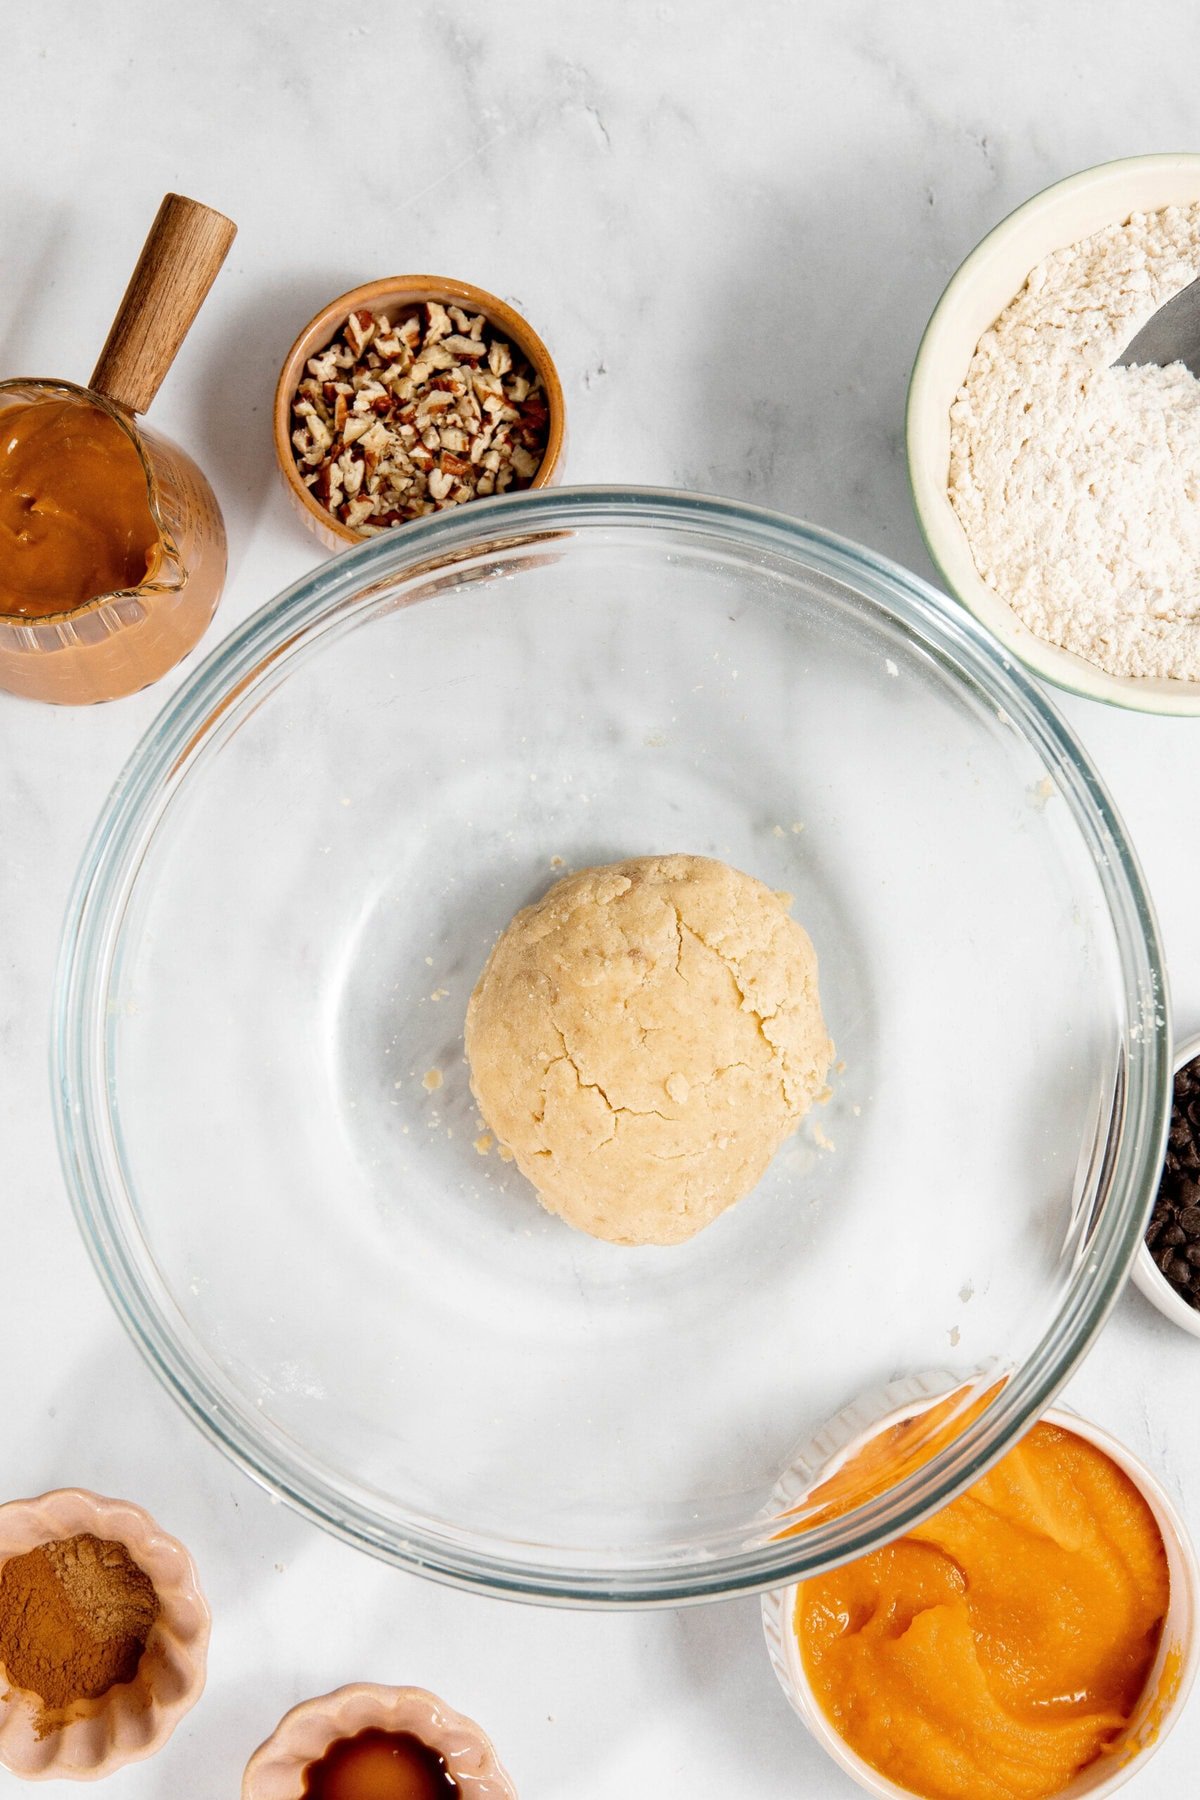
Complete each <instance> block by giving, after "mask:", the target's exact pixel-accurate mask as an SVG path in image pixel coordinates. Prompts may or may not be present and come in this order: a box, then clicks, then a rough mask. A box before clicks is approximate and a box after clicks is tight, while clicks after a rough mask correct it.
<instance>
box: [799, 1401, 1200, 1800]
mask: <svg viewBox="0 0 1200 1800" xmlns="http://www.w3.org/2000/svg"><path fill="white" fill-rule="evenodd" d="M1168 1593H1169V1583H1168V1575H1167V1558H1166V1551H1165V1549H1164V1547H1163V1541H1162V1536H1161V1533H1160V1532H1159V1529H1158V1525H1157V1523H1156V1521H1155V1518H1154V1514H1153V1513H1152V1512H1151V1510H1150V1507H1149V1505H1148V1504H1147V1502H1146V1501H1145V1500H1144V1499H1143V1498H1142V1496H1141V1494H1140V1493H1139V1492H1138V1490H1137V1488H1136V1487H1135V1486H1134V1485H1133V1483H1132V1482H1131V1481H1130V1480H1129V1478H1128V1476H1127V1475H1125V1474H1124V1473H1123V1471H1122V1470H1120V1469H1118V1468H1117V1466H1116V1464H1115V1463H1114V1462H1113V1461H1112V1460H1111V1458H1109V1457H1107V1456H1105V1455H1104V1453H1103V1452H1102V1451H1100V1450H1098V1449H1096V1448H1095V1447H1094V1446H1093V1445H1091V1444H1088V1443H1085V1442H1084V1440H1083V1439H1082V1438H1079V1437H1076V1436H1075V1435H1074V1433H1072V1432H1067V1431H1062V1430H1060V1429H1059V1428H1058V1427H1057V1426H1054V1425H1047V1424H1040V1425H1035V1426H1034V1428H1033V1430H1032V1431H1031V1432H1030V1433H1029V1435H1028V1437H1026V1438H1025V1439H1024V1441H1023V1442H1022V1443H1021V1444H1019V1445H1018V1447H1017V1448H1016V1449H1015V1450H1011V1451H1010V1452H1009V1453H1008V1455H1007V1456H1005V1457H1004V1458H1003V1459H1002V1461H1001V1462H999V1463H998V1464H997V1465H996V1467H995V1468H994V1469H992V1470H991V1472H990V1473H989V1474H987V1475H985V1476H984V1477H983V1479H982V1480H981V1481H978V1482H976V1484H975V1486H974V1487H972V1488H970V1489H969V1490H968V1491H967V1492H966V1493H965V1494H963V1495H961V1496H960V1497H959V1498H958V1499H957V1500H954V1501H952V1502H951V1504H950V1505H949V1506H947V1507H944V1508H943V1509H942V1511H941V1512H939V1513H937V1514H935V1515H934V1517H933V1518H932V1519H929V1520H927V1521H926V1523H925V1524H924V1525H920V1526H917V1527H915V1528H914V1529H913V1530H912V1531H910V1532H909V1533H908V1534H907V1536H905V1537H903V1538H901V1539H899V1541H898V1542H896V1543H894V1544H891V1545H889V1546H888V1547H887V1548H886V1549H883V1550H878V1551H876V1552H874V1554H873V1555H871V1556H865V1557H862V1558H861V1559H860V1560H859V1561H858V1562H854V1563H850V1564H849V1565H847V1566H846V1567H844V1568H841V1569H835V1570H833V1571H832V1572H831V1573H830V1574H827V1575H819V1576H815V1577H814V1578H813V1579H811V1580H809V1581H805V1582H803V1583H802V1584H801V1586H800V1590H799V1595H798V1598H797V1602H796V1614H795V1630H796V1634H797V1637H798V1639H799V1643H800V1651H801V1655H802V1657H803V1661H804V1668H805V1671H806V1673H807V1675H808V1679H809V1681H810V1683H811V1685H812V1689H813V1692H814V1694H815V1696H816V1698H817V1700H818V1702H819V1704H820V1706H821V1708H822V1710H823V1711H824V1713H825V1714H826V1716H827V1717H828V1718H829V1720H830V1721H831V1723H832V1724H833V1725H834V1727H835V1728H836V1729H837V1731H838V1732H839V1733H840V1735H841V1736H842V1737H843V1738H845V1740H846V1742H847V1743H848V1744H849V1745H850V1746H851V1748H852V1749H854V1750H856V1751H857V1752H858V1754H859V1755H860V1756H861V1757H862V1758H863V1759H864V1760H865V1761H866V1762H869V1763H870V1764H872V1765H873V1767H874V1768H876V1769H878V1770H879V1771H880V1772H881V1773H882V1774H883V1775H886V1776H887V1777H889V1778H890V1779H891V1780H892V1781H894V1782H896V1783H898V1784H899V1785H900V1786H902V1787H906V1788H908V1789H910V1790H911V1791H912V1792H913V1793H914V1794H920V1795H924V1796H927V1797H928V1800H1046V1797H1047V1796H1049V1795H1052V1794H1057V1793H1059V1792H1060V1791H1061V1790H1062V1789H1063V1788H1064V1787H1066V1786H1067V1784H1068V1783H1069V1782H1070V1781H1071V1780H1072V1778H1073V1777H1074V1776H1075V1775H1076V1774H1077V1773H1078V1771H1079V1770H1080V1769H1082V1768H1084V1767H1085V1766H1086V1765H1087V1764H1088V1763H1090V1762H1094V1761H1095V1759H1096V1758H1097V1757H1098V1756H1100V1755H1102V1754H1103V1752H1104V1750H1105V1747H1106V1746H1107V1745H1109V1744H1110V1743H1111V1742H1112V1740H1113V1739H1114V1738H1115V1737H1116V1736H1117V1734H1118V1733H1119V1732H1120V1731H1121V1729H1122V1727H1123V1726H1124V1725H1125V1724H1126V1723H1127V1722H1128V1720H1129V1718H1130V1716H1131V1715H1132V1713H1133V1711H1134V1709H1135V1708H1136V1706H1137V1703H1138V1699H1139V1697H1140V1695H1141V1693H1142V1691H1143V1689H1144V1687H1145V1685H1146V1681H1147V1678H1148V1677H1149V1675H1150V1672H1151V1668H1152V1665H1153V1663H1154V1659H1155V1654H1156V1651H1157V1649H1158V1641H1159V1637H1160V1634H1161V1632H1162V1626H1163V1619H1164V1617H1165V1615H1166V1610H1167V1600H1168Z"/></svg>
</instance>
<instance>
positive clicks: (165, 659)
mask: <svg viewBox="0 0 1200 1800" xmlns="http://www.w3.org/2000/svg"><path fill="white" fill-rule="evenodd" d="M234 229H235V228H234V227H233V225H232V224H231V223H230V221H229V220H228V219H225V218H223V216H222V215H221V214H220V213H214V212H212V210H211V209H210V208H208V207H202V206H199V205H198V204H197V203H196V202H195V201H192V200H186V199H184V198H183V197H182V196H180V195H174V194H169V195H168V196H167V198H166V199H165V200H164V202H163V205H162V207H161V208H160V211H159V215H158V218H157V219H156V220H155V223H154V226H153V227H152V229H151V232H150V236H149V237H148V238H147V240H146V244H145V247H144V249H143V251H142V255H141V258H140V260H139V262H138V266H137V268H136V269H135V271H134V274H133V278H132V280H131V281H130V284H129V287H128V289H127V290H126V294H125V298H124V300H123V302H122V304H121V309H120V311H119V312H118V314H117V318H116V320H115V321H114V324H113V328H112V330H111V332H110V333H109V337H108V342H107V343H106V344H105V347H104V350H103V352H102V353H101V357H100V361H99V363H98V364H97V366H96V370H95V373H94V374H93V376H92V380H91V385H90V386H89V387H87V388H83V387H78V386H76V385H75V384H74V383H73V382H69V381H40V380H26V379H19V380H12V381H0V688H3V689H7V690H8V692H10V693H13V694H22V695H25V696H27V697H28V698H30V699H34V700H51V701H57V702H59V703H60V704H64V705H83V704H87V703H89V702H91V701H96V700H114V699H116V698H118V697H119V696H120V695H122V694H131V693H134V692H135V691H136V690H137V689H138V688H143V687H146V686H147V685H148V684H149V683H150V682H152V681H157V679H158V678H159V676H160V675H163V674H165V673H166V671H167V670H168V669H170V668H173V667H174V665H175V664H176V663H177V662H178V661H179V660H180V658H181V657H183V656H185V655H186V654H187V652H188V651H189V650H190V649H191V648H192V647H193V645H194V644H195V643H196V642H197V641H198V640H199V638H200V637H201V635H202V634H203V632H204V630H205V628H206V626H207V625H208V623H209V620H210V619H211V618H212V615H213V612H214V611H215V609H216V605H217V601H218V599H219V598H220V594H221V589H222V586H223V585H224V579H225V560H226V559H225V527H224V524H223V522H222V519H221V510H220V507H219V506H218V504H217V499H216V496H215V494H214V493H213V491H212V489H211V487H210V486H209V485H208V482H207V481H206V480H205V478H204V476H203V475H202V474H201V472H200V470H199V469H198V468H197V467H196V464H195V463H194V462H193V461H192V459H191V457H190V456H187V455H186V454H185V453H184V451H182V450H181V449H179V447H178V445H176V444H173V443H171V442H170V440H169V439H167V438H165V437H163V436H162V435H161V434H160V433H159V432H156V431H151V430H149V429H148V428H147V427H146V426H144V425H143V424H142V423H141V421H140V419H138V418H137V416H136V415H137V414H139V413H141V412H144V411H145V409H146V407H147V406H149V404H150V401H151V400H152V399H153V397H154V394H155V393H156V392H157V390H158V386H159V383H160V382H161V380H162V378H163V376H164V374H165V373H166V370H167V368H168V367H169V366H170V363H171V361H172V360H173V358H174V355H175V352H176V350H177V349H178V348H179V345H180V344H181V343H182V341H183V337H184V334H185V333H186V331H187V329H188V327H189V326H190V325H191V323H192V320H193V319H194V318H195V316H196V313H197V312H198V310H199V307H200V304H201V302H202V300H203V299H204V296H205V294H207V292H208V289H209V287H210V286H211V285H212V282H213V280H214V279H215V277H216V274H217V271H218V269H219V268H220V266H221V262H222V261H223V260H224V256H225V254H226V252H227V250H228V248H229V245H230V243H231V242H232V239H233V234H234Z"/></svg>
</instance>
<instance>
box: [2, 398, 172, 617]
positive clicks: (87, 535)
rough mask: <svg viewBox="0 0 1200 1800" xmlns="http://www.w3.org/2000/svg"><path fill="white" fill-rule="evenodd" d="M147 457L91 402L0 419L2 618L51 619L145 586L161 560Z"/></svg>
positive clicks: (43, 403)
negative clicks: (103, 596) (144, 461)
mask: <svg viewBox="0 0 1200 1800" xmlns="http://www.w3.org/2000/svg"><path fill="white" fill-rule="evenodd" d="M158 551H159V534H158V529H157V527H156V525H155V523H154V518H153V515H152V514H151V511H150V501H149V497H148V494H147V487H146V472H145V470H144V468H143V467H142V462H141V458H140V457H139V456H138V453H137V451H136V450H135V449H134V447H133V445H132V443H131V442H130V440H129V438H128V437H127V436H126V435H125V433H124V432H123V431H122V430H121V427H120V426H119V425H118V424H117V422H116V420H115V419H112V418H110V417H109V415H108V414H107V413H106V412H103V411H102V410H101V409H100V407H98V406H93V405H91V404H89V403H88V401H86V400H76V399H73V398H71V399H58V398H46V399H44V400H30V401H26V402H23V403H22V404H19V405H16V406H10V407H7V408H5V409H4V410H3V411H0V613H8V614H10V615H14V616H16V617H18V618H25V619H37V618H46V617H47V616H48V615H49V614H51V613H58V612H69V611H71V610H72V609H73V608H74V607H77V606H82V605H83V603H84V602H85V601H87V600H95V599H97V598H98V597H99V596H100V595H101V594H112V593H118V592H120V591H121V590H123V589H129V588H136V587H140V586H141V584H142V582H144V581H145V580H146V578H147V574H148V572H149V571H150V570H151V568H152V566H153V565H154V564H155V563H156V562H157V560H158Z"/></svg>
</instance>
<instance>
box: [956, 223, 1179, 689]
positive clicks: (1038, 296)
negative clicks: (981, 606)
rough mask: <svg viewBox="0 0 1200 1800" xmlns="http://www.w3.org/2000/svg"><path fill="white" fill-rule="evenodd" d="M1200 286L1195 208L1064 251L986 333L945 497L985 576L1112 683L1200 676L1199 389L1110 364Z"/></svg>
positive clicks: (1175, 375) (1150, 371)
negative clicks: (1160, 314) (1118, 678)
mask: <svg viewBox="0 0 1200 1800" xmlns="http://www.w3.org/2000/svg"><path fill="white" fill-rule="evenodd" d="M1198 275H1200V203H1198V204H1196V205H1192V206H1183V207H1176V206H1172V207H1167V208H1165V209H1164V210H1163V211H1161V212H1155V213H1134V214H1133V215H1132V216H1131V217H1130V219H1129V220H1128V221H1127V222H1126V223H1124V224H1116V225H1111V226H1109V227H1107V228H1106V229H1105V230H1104V231H1100V232H1097V233H1096V235H1095V236H1094V237H1090V238H1087V239H1085V240H1084V241H1083V242H1081V243H1078V244H1072V245H1069V246H1068V247H1067V248H1066V249H1063V250H1057V251H1055V252H1054V253H1053V254H1052V255H1051V256H1048V257H1047V258H1046V259H1045V261H1044V262H1041V263H1039V264H1038V266H1037V268H1036V269H1034V270H1033V271H1032V273H1031V274H1030V276H1029V278H1028V280H1027V281H1026V283H1025V286H1024V287H1023V288H1022V290H1021V292H1020V293H1019V294H1018V295H1017V297H1016V299H1015V300H1013V301H1012V302H1011V304H1010V305H1009V306H1007V307H1006V308H1005V310H1004V312H1002V313H1001V315H1000V317H999V318H998V319H997V320H996V322H995V324H994V325H992V326H991V327H990V328H989V329H988V330H987V331H986V332H985V333H984V335H983V337H982V338H981V339H980V341H979V343H978V345H977V347H976V349H975V353H974V355H973V356H972V358H971V362H970V366H969V367H968V370H967V375H966V380H965V382H964V384H963V386H962V388H961V389H960V390H959V394H958V397H957V399H956V400H955V403H954V405H953V407H952V408H951V413H950V420H951V425H950V475H949V494H950V500H951V502H952V504H953V506H954V508H955V511H956V512H957V514H958V516H959V519H960V521H961V522H962V526H963V529H964V531H965V532H966V535H967V538H968V541H969V543H970V546H971V552H972V555H973V557H974V559H975V566H976V568H977V569H978V571H979V574H980V576H981V577H982V579H983V580H984V581H985V582H986V583H987V585H988V586H989V587H990V588H992V589H994V591H995V592H996V593H997V594H999V595H1000V597H1001V598H1002V599H1004V600H1006V601H1007V602H1008V603H1009V604H1010V605H1011V606H1012V607H1013V609H1014V611H1015V612H1016V613H1017V615H1018V617H1019V618H1020V619H1022V620H1023V622H1024V623H1025V624H1026V625H1027V626H1028V628H1029V629H1030V631H1032V632H1033V633H1034V634H1035V636H1037V637H1039V638H1041V639H1042V640H1043V641H1044V642H1047V643H1051V644H1057V645H1059V646H1060V647H1061V648H1063V649H1065V650H1070V651H1073V652H1074V653H1075V654H1076V655H1077V656H1080V657H1083V658H1084V659H1085V660H1086V661H1088V662H1090V663H1093V664H1097V665H1098V666H1099V667H1101V668H1103V669H1106V670H1108V672H1109V673H1110V674H1113V675H1122V676H1142V677H1160V678H1162V677H1170V678H1175V679H1179V680H1193V679H1197V678H1200V382H1198V381H1197V380H1196V379H1195V377H1194V376H1193V375H1191V374H1190V373H1189V371H1188V370H1187V369H1186V368H1185V367H1184V366H1183V364H1182V363H1175V364H1173V365H1172V366H1171V367H1170V368H1167V369H1160V368H1156V367H1139V368H1132V369H1118V368H1113V367H1112V364H1113V363H1114V361H1115V360H1116V358H1117V357H1118V356H1120V355H1121V354H1122V353H1123V351H1124V350H1125V348H1126V347H1127V345H1128V344H1129V342H1130V340H1131V338H1133V337H1134V336H1135V335H1136V334H1137V332H1138V331H1140V330H1141V328H1142V326H1143V325H1144V324H1145V323H1146V321H1147V320H1148V319H1149V318H1150V317H1151V315H1152V314H1153V313H1155V312H1157V310H1158V308H1159V307H1160V306H1162V305H1163V304H1164V303H1165V302H1166V301H1167V300H1169V299H1171V298H1172V297H1173V296H1174V295H1175V294H1177V293H1179V292H1180V291H1181V290H1182V289H1183V288H1185V287H1187V285H1188V284H1189V283H1190V282H1192V281H1194V280H1195V279H1196V277H1197V276H1198Z"/></svg>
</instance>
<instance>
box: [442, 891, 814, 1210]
mask: <svg viewBox="0 0 1200 1800" xmlns="http://www.w3.org/2000/svg"><path fill="white" fill-rule="evenodd" d="M466 1046H467V1055H468V1058H469V1060H470V1065H471V1086H472V1089H473V1091H474V1094H475V1098H476V1100H477V1101H478V1102H479V1107H480V1110H481V1111H482V1113H483V1116H484V1118H485V1119H486V1121H487V1123H488V1125H489V1126H490V1128H491V1129H492V1131H494V1132H495V1133H496V1136H497V1137H498V1138H499V1140H500V1142H501V1143H502V1144H506V1145H507V1146H508V1147H509V1149H510V1150H511V1151H512V1153H513V1156H514V1158H515V1159H516V1162H517V1165H518V1167H519V1168H520V1170H521V1172H522V1173H523V1174H524V1175H526V1176H527V1177H528V1178H529V1180H530V1181H531V1182H532V1183H533V1185H534V1187H535V1188H536V1189H537V1191H538V1195H539V1197H540V1199H541V1201H542V1203H543V1205H544V1206H546V1207H547V1208H549V1210H550V1211H551V1212H554V1213H558V1214H560V1215H561V1217H562V1218H564V1219H565V1220H566V1221H567V1223H568V1224H570V1225H574V1226H576V1227H577V1228H578V1229H579V1230H581V1231H587V1232H590V1233H591V1234H592V1236H593V1237H599V1238H607V1239H608V1240H610V1241H611V1242H613V1243H617V1244H678V1243H682V1242H683V1241H684V1239H686V1238H689V1237H692V1236H693V1235H694V1234H695V1233H696V1232H697V1231H700V1230H702V1229H703V1227H704V1226H705V1225H708V1224H711V1222H712V1220H713V1219H715V1218H716V1217H717V1216H718V1214H719V1213H722V1212H724V1210H725V1208H726V1207H728V1206H732V1205H733V1203H734V1201H735V1200H740V1199H741V1197H742V1195H743V1194H745V1193H747V1192H748V1191H749V1190H750V1188H752V1187H753V1186H754V1184H755V1182H756V1181H757V1180H758V1179H759V1177H760V1175H761V1174H762V1173H763V1171H764V1169H765V1168H766V1166H767V1164H768V1162H769V1161H770V1160H771V1157H772V1156H773V1155H774V1154H775V1151H776V1150H777V1149H778V1148H779V1146H780V1144H781V1143H782V1142H783V1140H784V1138H786V1137H787V1136H788V1134H789V1133H790V1132H792V1131H794V1130H795V1128H796V1126H797V1125H798V1124H799V1122H800V1120H801V1119H802V1118H803V1117H804V1114H805V1113H806V1112H807V1111H808V1109H809V1107H810V1106H811V1104H812V1102H813V1100H814V1099H816V1098H817V1096H818V1095H819V1094H820V1093H822V1091H823V1090H824V1087H825V1078H826V1075H827V1074H828V1071H829V1065H830V1062H831V1061H832V1058H833V1045H832V1044H831V1043H830V1041H829V1036H828V1034H827V1032H826V1030H825V1023H824V1020H823V1019H822V1016H821V1004H820V999H819V996H818V992H817V958H816V953H815V952H814V950H813V947H812V944H811V942H810V940H809V937H808V934H807V932H806V931H805V930H804V929H803V927H802V926H801V925H799V924H797V922H796V921H795V920H794V919H793V918H791V917H790V915H789V914H788V912H787V909H786V907H785V906H784V904H783V902H782V901H781V900H780V898H779V896H778V895H777V894H775V893H773V892H772V891H771V889H770V888H768V887H766V886H764V884H763V883H762V882H761V881H756V880H755V879H754V878H753V876H750V875H743V874H741V873H740V872H739V871H738V870H737V869H731V868H728V867H727V866H726V865H725V864H724V863H720V862H715V861H713V860H711V859H710V858H708V857H703V856H645V857H637V858H634V859H633V860H632V861H629V862H620V863H609V864H606V865H604V866H603V867H600V868H594V869H581V870H579V872H578V873H577V874H574V875H568V876H567V877H566V878H565V879H564V880H562V881H559V882H556V883H555V885H554V886H553V887H552V888H551V889H550V890H549V892H548V893H547V894H545V895H544V896H543V898H542V899H541V900H539V901H537V902H536V904H535V905H533V906H529V907H526V908H525V909H524V911H522V912H519V913H518V914H517V915H516V917H515V918H514V919H513V921H512V923H511V924H510V925H509V926H508V928H507V930H506V931H505V932H504V933H503V935H502V936H501V937H500V939H499V940H498V942H497V944H496V946H495V948H494V950H493V951H492V954H491V956H490V957H489V959H488V963H487V966H486V968H485V969H484V971H483V974H482V975H481V976H480V978H479V982H478V984H477V986H476V988H475V991H474V993H473V994H472V995H471V999H470V1003H469V1005H468V1007H467V1023H466Z"/></svg>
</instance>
